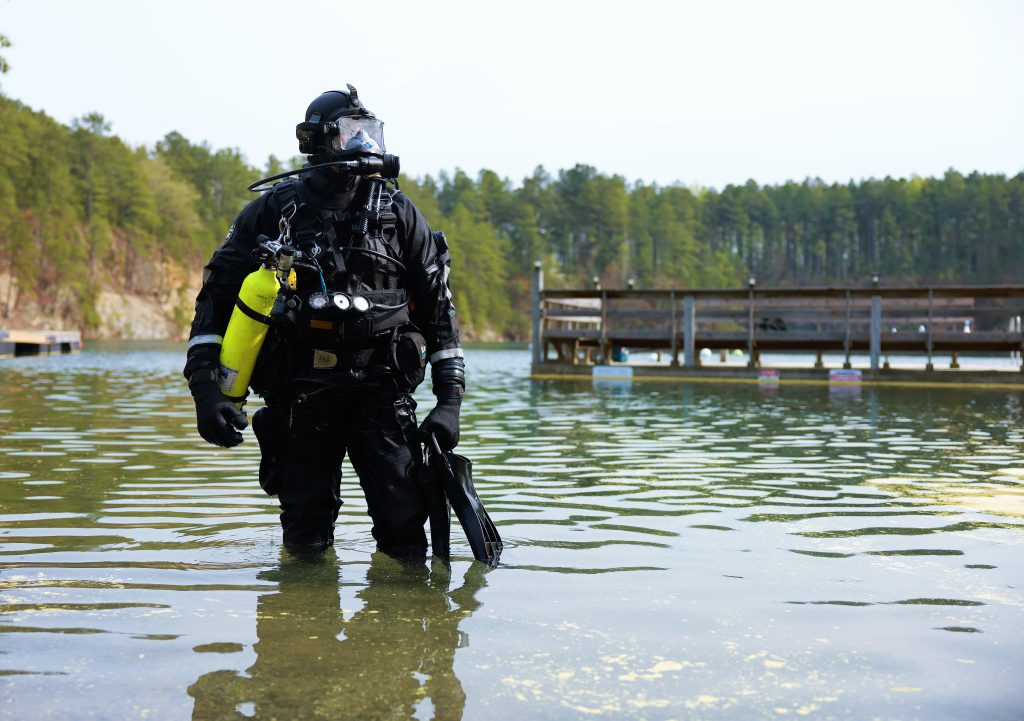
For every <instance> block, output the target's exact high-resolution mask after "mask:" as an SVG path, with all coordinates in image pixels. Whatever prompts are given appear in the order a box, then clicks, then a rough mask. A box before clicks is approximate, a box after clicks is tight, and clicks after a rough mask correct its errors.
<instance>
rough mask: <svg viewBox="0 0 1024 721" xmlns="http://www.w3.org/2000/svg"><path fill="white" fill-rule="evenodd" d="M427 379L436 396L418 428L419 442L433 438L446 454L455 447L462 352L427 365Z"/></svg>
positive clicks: (462, 389) (462, 382)
mask: <svg viewBox="0 0 1024 721" xmlns="http://www.w3.org/2000/svg"><path fill="white" fill-rule="evenodd" d="M430 380H431V384H432V385H433V387H434V395H435V396H437V405H435V406H434V410H432V411H430V413H428V414H427V417H426V418H425V419H424V420H423V423H422V424H421V425H420V433H421V434H423V440H424V441H426V442H429V441H430V436H431V435H436V436H437V442H438V444H439V445H440V446H441V448H442V449H444V450H446V451H450V450H451V449H453V448H455V446H457V445H459V409H460V408H462V395H463V394H464V393H465V392H466V364H465V362H464V361H463V360H462V352H461V351H459V355H458V356H457V357H455V358H442V359H441V360H439V361H437V362H435V363H431V364H430Z"/></svg>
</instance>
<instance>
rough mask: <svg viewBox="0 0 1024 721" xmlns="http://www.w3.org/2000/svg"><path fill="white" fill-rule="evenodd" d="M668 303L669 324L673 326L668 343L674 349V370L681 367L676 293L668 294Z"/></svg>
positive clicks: (672, 362)
mask: <svg viewBox="0 0 1024 721" xmlns="http://www.w3.org/2000/svg"><path fill="white" fill-rule="evenodd" d="M668 302H669V305H670V308H669V312H668V317H669V323H670V324H671V326H670V329H669V334H668V339H669V340H668V342H669V345H670V346H671V348H672V360H671V362H670V365H671V366H672V367H673V368H678V367H679V313H678V308H676V304H677V303H678V301H677V300H676V292H675V291H674V290H673V291H670V292H669V294H668Z"/></svg>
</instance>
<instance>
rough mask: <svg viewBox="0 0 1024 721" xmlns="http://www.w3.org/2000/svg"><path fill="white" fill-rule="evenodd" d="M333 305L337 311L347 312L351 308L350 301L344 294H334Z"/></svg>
mask: <svg viewBox="0 0 1024 721" xmlns="http://www.w3.org/2000/svg"><path fill="white" fill-rule="evenodd" d="M334 305H336V306H337V307H338V310H348V309H349V308H351V307H352V301H350V300H349V299H348V296H347V295H345V294H344V293H335V294H334Z"/></svg>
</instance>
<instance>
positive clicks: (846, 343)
mask: <svg viewBox="0 0 1024 721" xmlns="http://www.w3.org/2000/svg"><path fill="white" fill-rule="evenodd" d="M852 322H853V298H851V297H850V289H849V288H847V289H846V337H845V338H843V350H845V351H846V359H845V360H844V361H843V368H845V369H846V370H849V369H851V368H853V364H851V363H850V351H851V349H852V348H853V339H852V337H851V332H852V331H851V328H850V325H851V323H852Z"/></svg>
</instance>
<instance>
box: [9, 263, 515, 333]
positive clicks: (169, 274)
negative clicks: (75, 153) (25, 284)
mask: <svg viewBox="0 0 1024 721" xmlns="http://www.w3.org/2000/svg"><path fill="white" fill-rule="evenodd" d="M201 284H202V270H201V269H196V270H186V269H184V268H182V267H181V266H177V265H174V264H171V263H163V264H161V265H159V266H156V265H153V266H147V265H142V264H139V265H138V266H136V267H135V268H133V269H132V278H131V284H130V287H120V288H118V287H114V286H109V287H101V288H100V289H99V292H98V293H97V294H96V296H95V299H94V300H93V302H92V303H93V308H94V309H95V314H91V313H90V312H87V310H86V309H85V308H83V307H82V303H81V301H80V300H79V299H78V298H76V296H75V294H74V293H73V292H72V291H71V290H69V289H66V288H58V289H57V290H56V291H52V290H50V289H45V290H43V289H41V290H38V291H35V292H31V293H26V292H22V290H21V289H20V288H19V287H18V283H17V281H15V282H14V283H12V282H11V276H10V275H8V274H6V273H0V328H18V329H49V330H81V331H82V334H83V336H84V337H85V338H87V339H94V338H102V339H108V338H120V339H127V340H166V339H171V340H176V339H179V338H186V337H188V330H189V324H190V323H191V321H192V314H193V308H194V304H195V297H196V293H197V292H198V291H199V286H200V285H201ZM139 288H149V289H152V290H147V291H144V292H143V291H139V290H137V289H139ZM89 318H93V319H94V321H93V323H92V324H90V322H89V320H88V319H89ZM460 330H461V335H462V338H463V340H465V341H485V342H487V341H504V340H508V339H507V338H505V337H503V336H502V335H501V334H500V333H497V332H496V331H494V330H492V329H491V328H490V327H487V328H485V329H483V331H482V332H479V331H477V330H476V329H474V328H471V327H466V326H463V327H462V328H460Z"/></svg>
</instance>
